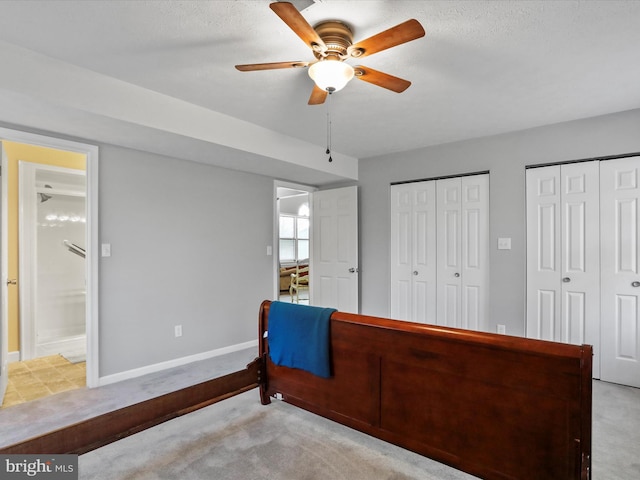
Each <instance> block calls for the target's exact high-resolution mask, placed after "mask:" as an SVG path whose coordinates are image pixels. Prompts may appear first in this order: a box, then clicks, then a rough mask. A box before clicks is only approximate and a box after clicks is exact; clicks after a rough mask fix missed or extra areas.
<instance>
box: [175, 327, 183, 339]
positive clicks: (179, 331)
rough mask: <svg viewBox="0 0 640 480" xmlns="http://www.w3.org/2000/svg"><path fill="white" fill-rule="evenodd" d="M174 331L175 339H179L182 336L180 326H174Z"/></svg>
mask: <svg viewBox="0 0 640 480" xmlns="http://www.w3.org/2000/svg"><path fill="white" fill-rule="evenodd" d="M174 331H175V334H176V337H181V336H182V325H176V326H175V327H174Z"/></svg>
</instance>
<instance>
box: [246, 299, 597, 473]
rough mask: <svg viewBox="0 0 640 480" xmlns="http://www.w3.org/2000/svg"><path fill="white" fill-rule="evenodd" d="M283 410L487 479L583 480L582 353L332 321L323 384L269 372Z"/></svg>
mask: <svg viewBox="0 0 640 480" xmlns="http://www.w3.org/2000/svg"><path fill="white" fill-rule="evenodd" d="M270 303H271V302H268V301H265V302H263V304H262V305H261V308H260V316H259V342H260V344H259V349H260V355H261V357H262V358H264V359H265V366H264V368H265V370H266V378H265V379H263V383H262V385H261V386H260V392H261V400H262V402H263V403H265V404H267V403H269V402H270V397H272V396H275V395H276V394H279V395H281V396H282V399H283V400H284V401H286V402H288V403H291V404H294V405H297V406H299V407H301V408H304V409H306V410H309V411H311V412H314V413H316V414H318V415H321V416H323V417H326V418H329V419H331V420H334V421H336V422H339V423H342V424H344V425H347V426H349V427H352V428H355V429H357V430H360V431H362V432H365V433H367V434H370V435H372V436H375V437H378V438H380V439H383V440H385V441H388V442H391V443H394V444H396V445H399V446H401V447H404V448H407V449H409V450H413V451H415V452H417V453H420V454H422V455H425V456H428V457H430V458H433V459H435V460H438V461H440V462H443V463H445V464H448V465H450V466H452V467H454V468H457V469H460V470H463V471H465V472H468V473H470V474H472V475H477V476H479V477H481V478H484V479H487V480H491V479H518V480H524V479H532V480H542V479H553V480H563V479H583V480H588V479H590V466H591V381H592V380H591V375H592V373H591V368H592V354H593V352H592V347H591V346H589V345H582V346H576V345H567V344H562V343H555V342H545V341H540V340H531V339H524V338H519V337H511V336H505V335H495V334H489V333H481V332H474V331H467V330H460V329H453V328H445V327H438V326H432V325H423V324H416V323H409V322H400V321H394V320H388V319H383V318H377V317H368V316H363V315H353V314H347V313H342V312H335V313H333V315H332V316H331V324H330V328H331V359H332V377H331V378H329V379H325V378H321V377H317V376H314V375H312V374H310V373H307V372H305V371H302V370H297V369H291V368H287V367H279V366H276V365H274V364H273V363H272V362H271V360H270V359H269V356H268V350H269V345H268V338H265V335H264V333H265V332H267V331H268V313H269V306H270Z"/></svg>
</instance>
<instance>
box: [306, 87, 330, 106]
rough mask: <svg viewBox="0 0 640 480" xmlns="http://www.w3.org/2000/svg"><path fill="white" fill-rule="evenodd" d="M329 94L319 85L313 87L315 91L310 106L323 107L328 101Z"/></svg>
mask: <svg viewBox="0 0 640 480" xmlns="http://www.w3.org/2000/svg"><path fill="white" fill-rule="evenodd" d="M328 94H329V93H328V92H327V91H326V90H322V89H321V88H320V87H318V86H317V85H314V86H313V91H312V92H311V96H310V97H309V105H321V104H323V103H324V101H325V100H326V99H327V95H328Z"/></svg>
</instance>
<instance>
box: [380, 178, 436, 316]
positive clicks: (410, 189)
mask: <svg viewBox="0 0 640 480" xmlns="http://www.w3.org/2000/svg"><path fill="white" fill-rule="evenodd" d="M435 226H436V184H435V182H417V183H407V184H401V185H393V186H392V187H391V252H392V253H391V317H392V318H395V319H398V320H410V321H413V322H419V323H435V318H436V229H435Z"/></svg>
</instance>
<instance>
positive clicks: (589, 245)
mask: <svg viewBox="0 0 640 480" xmlns="http://www.w3.org/2000/svg"><path fill="white" fill-rule="evenodd" d="M598 171H599V162H596V161H594V162H584V163H573V164H566V165H553V166H548V167H541V168H533V169H529V170H527V337H529V338H537V339H542V340H552V341H556V342H564V343H573V344H578V345H579V344H582V343H588V344H591V345H593V347H594V352H596V355H598V353H599V348H598V343H599V316H600V285H599V282H600V265H599V243H600V221H599V211H600V210H599V208H600V207H599V195H600V194H599V180H598V179H599V173H598ZM594 360H596V358H594ZM598 365H599V362H597V361H594V376H596V377H598V373H597V369H598Z"/></svg>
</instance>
